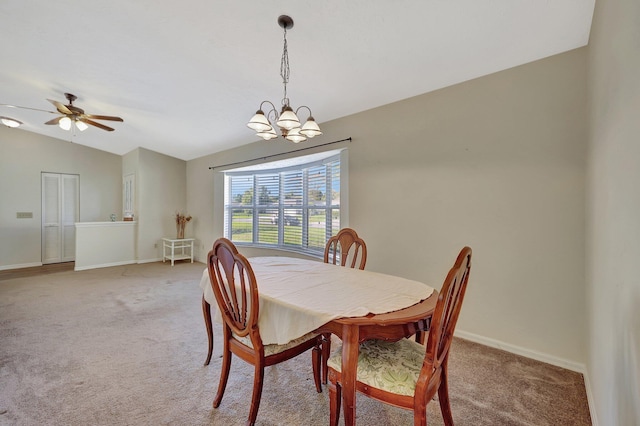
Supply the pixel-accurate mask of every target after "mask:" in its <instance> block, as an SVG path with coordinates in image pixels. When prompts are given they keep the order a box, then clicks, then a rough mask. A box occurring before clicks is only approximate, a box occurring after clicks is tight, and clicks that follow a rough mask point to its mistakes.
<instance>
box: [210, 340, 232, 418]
mask: <svg viewBox="0 0 640 426" xmlns="http://www.w3.org/2000/svg"><path fill="white" fill-rule="evenodd" d="M225 334H226V333H225ZM225 337H226V336H225ZM231 357H232V355H231V351H230V350H229V347H228V343H227V340H225V342H224V354H223V355H222V370H221V371H220V383H219V384H218V393H217V394H216V397H215V398H214V400H213V408H218V407H219V406H220V402H221V401H222V396H223V395H224V390H225V388H226V387H227V380H228V379H229V370H230V369H231Z"/></svg>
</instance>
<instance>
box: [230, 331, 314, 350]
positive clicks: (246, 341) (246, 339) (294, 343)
mask: <svg viewBox="0 0 640 426" xmlns="http://www.w3.org/2000/svg"><path fill="white" fill-rule="evenodd" d="M318 336H319V334H318V333H313V332H311V333H307V334H305V335H304V336H302V337H298V338H297V339H293V340H292V341H290V342H288V343H285V344H284V345H264V356H269V355H274V354H279V353H280V352H284V351H286V350H287V349H289V348H293V347H296V346H298V345H299V344H301V343H303V342H306V341H307V340H311V339H313V338H315V337H318ZM234 337H235V338H236V339H237V340H239V341H240V342H241V343H242V344H244V345H246V346H249V347H250V348H252V347H253V345H252V344H251V339H250V338H249V336H245V337H238V336H234Z"/></svg>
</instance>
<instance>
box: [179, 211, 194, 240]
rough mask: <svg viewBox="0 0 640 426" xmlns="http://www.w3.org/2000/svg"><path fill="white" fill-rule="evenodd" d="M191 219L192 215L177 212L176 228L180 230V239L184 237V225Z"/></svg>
mask: <svg viewBox="0 0 640 426" xmlns="http://www.w3.org/2000/svg"><path fill="white" fill-rule="evenodd" d="M190 220H191V215H187V214H182V213H180V212H178V213H176V229H177V231H178V239H179V240H181V239H183V238H184V227H185V225H186V224H187V222H189V221H190Z"/></svg>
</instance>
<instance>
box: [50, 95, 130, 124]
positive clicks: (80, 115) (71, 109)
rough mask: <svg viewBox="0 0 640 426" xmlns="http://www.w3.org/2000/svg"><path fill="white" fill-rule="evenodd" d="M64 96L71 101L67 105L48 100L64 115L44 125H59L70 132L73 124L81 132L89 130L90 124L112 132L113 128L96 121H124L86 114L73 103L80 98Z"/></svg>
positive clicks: (106, 116)
mask: <svg viewBox="0 0 640 426" xmlns="http://www.w3.org/2000/svg"><path fill="white" fill-rule="evenodd" d="M64 96H65V98H67V100H68V101H69V103H68V104H67V105H65V104H63V103H62V102H58V101H54V100H52V99H47V100H48V101H49V102H51V103H52V104H53V105H54V106H55V107H56V109H57V110H58V112H59V113H60V114H62V116H60V117H56V118H54V119H53V120H49V121H47V122H46V123H44V124H57V125H59V126H60V127H62V128H63V129H65V130H69V129H70V128H71V123H74V124H75V125H76V127H77V128H78V129H80V130H81V131H82V130H85V129H86V128H87V124H89V125H91V126H95V127H98V128H100V129H102V130H106V131H108V132H112V131H113V130H114V129H113V128H112V127H109V126H105V125H104V124H101V123H98V122H97V121H94V120H109V121H124V120H123V119H122V118H120V117H114V116H110V115H94V114H85V112H84V110H83V109H82V108H78V107H77V106H75V105H73V101H75V100H76V99H77V98H78V97H77V96H76V95H72V94H71V93H65V94H64Z"/></svg>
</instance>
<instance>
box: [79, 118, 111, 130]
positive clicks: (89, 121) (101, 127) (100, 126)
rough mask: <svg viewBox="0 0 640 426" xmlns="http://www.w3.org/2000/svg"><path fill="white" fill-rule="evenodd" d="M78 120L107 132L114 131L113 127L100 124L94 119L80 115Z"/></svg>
mask: <svg viewBox="0 0 640 426" xmlns="http://www.w3.org/2000/svg"><path fill="white" fill-rule="evenodd" d="M79 120H80V121H82V122H83V123H87V124H91V125H92V126H96V127H98V128H100V129H102V130H106V131H107V132H113V131H114V129H112V128H111V127H108V126H105V125H104V124H100V123H98V122H96V121H93V120H89V119H88V118H84V117H82V118H80V119H79Z"/></svg>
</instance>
